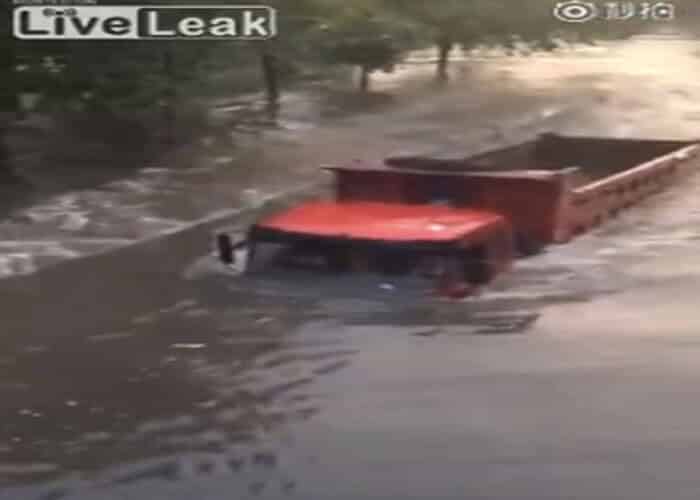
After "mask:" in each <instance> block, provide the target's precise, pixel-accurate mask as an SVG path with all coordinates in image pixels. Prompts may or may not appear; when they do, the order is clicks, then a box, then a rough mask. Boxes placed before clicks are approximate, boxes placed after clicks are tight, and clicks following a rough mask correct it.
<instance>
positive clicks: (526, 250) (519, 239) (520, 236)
mask: <svg viewBox="0 0 700 500" xmlns="http://www.w3.org/2000/svg"><path fill="white" fill-rule="evenodd" d="M543 248H544V245H542V244H541V243H540V242H539V241H537V240H536V239H535V238H533V237H531V236H528V235H527V234H524V233H517V234H516V235H515V250H516V252H517V253H518V255H519V256H521V257H532V256H533V255H537V254H538V253H540V252H542V249H543Z"/></svg>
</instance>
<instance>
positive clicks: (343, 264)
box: [325, 248, 350, 273]
mask: <svg viewBox="0 0 700 500" xmlns="http://www.w3.org/2000/svg"><path fill="white" fill-rule="evenodd" d="M325 258H326V264H327V265H328V268H329V269H330V270H331V271H332V272H334V273H344V272H346V271H348V270H349V269H350V257H349V255H348V253H347V251H345V250H344V249H342V248H332V249H329V250H327V251H326V256H325Z"/></svg>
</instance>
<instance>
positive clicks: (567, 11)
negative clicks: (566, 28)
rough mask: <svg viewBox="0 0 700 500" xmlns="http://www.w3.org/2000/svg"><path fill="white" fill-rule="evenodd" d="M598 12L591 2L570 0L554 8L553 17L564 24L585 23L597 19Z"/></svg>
mask: <svg viewBox="0 0 700 500" xmlns="http://www.w3.org/2000/svg"><path fill="white" fill-rule="evenodd" d="M599 14H600V12H599V11H598V7H597V6H596V5H595V4H594V3H592V2H580V1H578V0H571V1H567V2H559V3H557V4H556V5H555V6H554V17H556V18H557V19H559V20H560V21H562V22H565V23H585V22H588V21H592V20H593V19H595V18H597V17H598V15H599Z"/></svg>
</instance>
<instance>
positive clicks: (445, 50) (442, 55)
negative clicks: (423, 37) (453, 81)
mask: <svg viewBox="0 0 700 500" xmlns="http://www.w3.org/2000/svg"><path fill="white" fill-rule="evenodd" d="M453 48H454V44H453V43H452V40H449V39H447V38H443V39H441V40H440V41H438V63H437V74H436V77H437V80H438V81H439V82H446V81H447V80H449V74H448V72H447V66H448V64H449V62H450V53H451V52H452V49H453Z"/></svg>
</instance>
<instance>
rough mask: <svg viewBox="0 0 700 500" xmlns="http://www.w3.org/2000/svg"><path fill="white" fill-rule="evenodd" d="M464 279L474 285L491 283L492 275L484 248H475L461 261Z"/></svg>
mask: <svg viewBox="0 0 700 500" xmlns="http://www.w3.org/2000/svg"><path fill="white" fill-rule="evenodd" d="M463 270H464V279H466V280H467V281H468V282H469V283H472V284H474V285H483V284H485V283H488V282H489V281H491V277H492V273H491V268H490V267H489V262H488V253H487V251H486V248H485V247H475V248H473V249H471V250H469V251H468V252H467V254H466V255H465V256H464V260H463Z"/></svg>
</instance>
